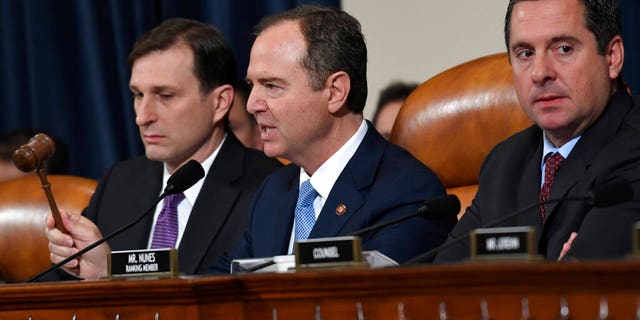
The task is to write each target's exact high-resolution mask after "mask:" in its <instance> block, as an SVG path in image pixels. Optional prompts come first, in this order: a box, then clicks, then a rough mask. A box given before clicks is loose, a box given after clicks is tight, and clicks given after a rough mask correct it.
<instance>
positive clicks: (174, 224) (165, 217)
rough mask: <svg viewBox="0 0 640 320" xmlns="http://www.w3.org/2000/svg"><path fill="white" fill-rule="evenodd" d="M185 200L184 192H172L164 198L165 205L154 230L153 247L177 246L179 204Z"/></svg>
mask: <svg viewBox="0 0 640 320" xmlns="http://www.w3.org/2000/svg"><path fill="white" fill-rule="evenodd" d="M182 200H184V194H182V193H178V194H172V195H169V196H167V197H166V198H164V206H163V207H162V211H160V215H158V220H157V221H156V228H155V229H154V231H153V241H152V242H151V249H158V248H175V246H176V239H178V204H180V202H181V201H182Z"/></svg>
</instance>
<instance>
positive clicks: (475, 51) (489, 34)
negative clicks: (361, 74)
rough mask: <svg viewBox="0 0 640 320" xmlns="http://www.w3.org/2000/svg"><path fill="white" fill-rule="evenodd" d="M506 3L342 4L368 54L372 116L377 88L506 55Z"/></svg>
mask: <svg viewBox="0 0 640 320" xmlns="http://www.w3.org/2000/svg"><path fill="white" fill-rule="evenodd" d="M506 7H507V1H498V0H393V1H388V0H342V8H343V9H344V10H345V11H347V12H349V13H350V14H351V15H353V16H354V17H356V18H357V19H358V20H359V21H360V23H361V24H362V30H363V33H364V35H365V38H366V40H367V48H368V50H369V65H368V70H369V71H368V72H369V74H368V79H369V97H368V99H367V107H366V108H365V117H367V118H369V119H370V118H371V116H372V115H373V112H374V108H375V104H376V102H377V101H378V94H379V92H380V90H381V89H382V88H383V87H384V86H386V85H387V84H388V83H389V82H391V81H393V80H403V81H414V82H418V83H421V82H423V81H425V80H426V79H428V78H429V77H431V76H434V75H436V74H438V73H439V72H441V71H443V70H446V69H448V68H450V67H452V66H455V65H457V64H460V63H462V62H465V61H468V60H470V59H473V58H476V57H480V56H483V55H487V54H491V53H495V52H501V51H505V48H504V40H503V39H504V36H503V31H502V29H503V23H504V13H505V11H506Z"/></svg>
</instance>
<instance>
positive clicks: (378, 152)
mask: <svg viewBox="0 0 640 320" xmlns="http://www.w3.org/2000/svg"><path fill="white" fill-rule="evenodd" d="M368 126H369V127H368V129H367V133H366V135H365V137H364V140H363V141H362V143H361V144H360V146H359V147H358V149H357V151H356V153H355V154H354V156H353V157H352V158H351V159H350V160H349V162H348V163H347V166H346V167H345V168H344V170H343V171H342V173H341V174H340V176H339V177H338V180H337V181H336V183H335V184H334V186H333V188H332V189H331V192H330V193H329V197H328V198H327V200H326V202H325V204H324V206H323V208H322V211H321V212H320V215H319V216H318V219H317V221H316V224H315V225H314V227H313V230H312V231H311V234H310V235H309V238H323V237H335V236H342V235H349V234H350V233H352V232H354V231H356V230H358V229H362V228H365V227H368V226H371V225H374V224H377V223H381V222H384V221H387V220H391V219H394V218H397V217H400V216H403V215H407V214H410V213H412V212H415V210H417V209H418V208H419V207H420V205H421V204H422V203H423V202H424V201H425V200H427V199H431V198H434V197H438V196H442V195H444V194H445V190H444V188H443V186H442V184H441V183H440V181H439V180H438V178H437V177H436V176H435V175H434V174H433V172H431V170H429V169H428V168H427V167H426V166H425V165H424V164H422V163H421V162H420V161H418V160H417V159H415V158H414V157H413V156H412V155H410V154H409V153H408V152H407V151H405V150H404V149H401V148H400V147H398V146H395V145H393V144H391V143H389V142H388V141H386V140H385V139H384V138H383V137H382V136H381V135H380V134H379V133H378V132H377V131H376V130H375V129H374V128H373V126H372V125H371V124H370V123H369V124H368ZM299 179H300V167H299V166H297V165H295V164H290V165H288V166H286V167H284V168H282V169H280V170H278V171H276V172H275V173H273V174H271V175H270V176H269V177H267V179H266V180H265V182H264V183H263V185H262V186H261V187H260V189H259V190H258V191H257V192H256V195H255V198H254V201H253V204H252V207H251V210H250V218H249V228H248V230H247V232H245V234H244V237H243V239H242V241H241V243H240V244H239V245H238V247H237V248H236V249H235V250H234V251H233V252H232V253H230V254H228V255H227V256H225V257H223V258H222V259H221V261H220V263H219V265H218V266H217V270H216V271H223V270H226V271H227V272H228V270H229V264H230V261H231V259H236V258H258V257H271V256H275V255H283V254H287V250H288V245H289V240H290V237H291V230H292V228H293V222H294V212H295V205H296V201H297V198H298V188H299ZM341 204H344V205H345V206H346V208H347V211H346V213H345V214H343V215H341V216H340V215H337V214H336V207H338V205H341ZM455 221H456V218H455V216H452V217H449V218H448V219H442V220H440V221H430V220H427V219H426V218H423V217H415V218H411V219H409V220H406V221H404V222H401V223H397V224H394V225H392V226H389V227H385V228H382V229H379V230H377V231H372V232H369V233H367V234H364V235H363V236H362V243H363V249H364V250H378V251H380V252H382V253H384V254H386V255H387V256H389V257H390V258H392V259H394V260H396V261H398V262H403V261H406V260H408V259H410V258H412V257H414V256H416V255H418V254H420V253H422V252H424V251H427V250H429V249H431V248H433V247H435V246H437V245H439V244H440V243H442V242H443V241H444V240H445V238H446V234H447V232H448V231H449V230H450V229H451V227H452V226H453V224H454V223H455Z"/></svg>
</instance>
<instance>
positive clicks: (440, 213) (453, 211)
mask: <svg viewBox="0 0 640 320" xmlns="http://www.w3.org/2000/svg"><path fill="white" fill-rule="evenodd" d="M420 209H421V211H422V214H423V215H424V216H425V217H426V218H429V219H440V218H445V217H451V216H457V215H458V212H460V200H459V199H458V197H457V196H456V195H455V194H448V195H446V196H443V197H438V198H434V199H429V200H427V201H425V202H424V203H423V205H422V208H420Z"/></svg>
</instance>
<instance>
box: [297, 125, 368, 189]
mask: <svg viewBox="0 0 640 320" xmlns="http://www.w3.org/2000/svg"><path fill="white" fill-rule="evenodd" d="M368 127H369V126H368V125H367V122H366V121H365V120H364V119H363V120H362V123H361V124H360V127H359V128H358V130H357V131H356V133H354V134H353V136H351V138H349V140H347V142H345V144H344V145H342V147H340V149H338V151H336V152H335V153H334V154H333V155H332V156H331V157H329V159H327V161H325V162H324V163H323V164H322V165H321V166H320V167H319V168H318V170H316V172H315V173H314V174H313V176H312V177H311V178H310V179H311V185H312V186H313V188H314V189H315V190H316V192H318V194H319V195H320V196H321V197H322V198H323V199H327V197H329V193H330V192H331V189H332V188H333V185H334V184H335V183H336V181H337V180H338V177H339V176H340V174H341V173H342V170H344V168H345V167H346V166H347V163H348V162H349V160H350V159H351V157H353V155H354V154H355V153H356V150H358V147H359V146H360V144H361V143H362V140H364V136H365V134H366V133H367V130H368ZM307 179H309V175H308V174H307V173H306V172H305V171H304V169H303V168H300V184H302V183H303V182H304V181H306V180H307Z"/></svg>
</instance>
